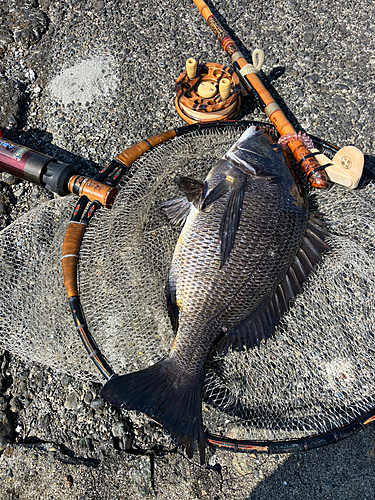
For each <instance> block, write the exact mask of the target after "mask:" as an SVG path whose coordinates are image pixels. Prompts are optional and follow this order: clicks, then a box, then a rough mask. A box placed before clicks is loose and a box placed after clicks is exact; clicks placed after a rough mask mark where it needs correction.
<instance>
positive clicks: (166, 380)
mask: <svg viewBox="0 0 375 500" xmlns="http://www.w3.org/2000/svg"><path fill="white" fill-rule="evenodd" d="M171 368H173V366H172V362H171V361H170V360H168V359H167V360H162V361H160V362H159V363H156V364H155V365H153V366H151V367H149V368H146V369H145V370H141V371H138V372H133V373H129V374H127V375H121V376H117V377H114V378H112V379H110V380H109V381H108V382H107V383H106V384H105V385H104V387H103V388H102V390H101V392H100V395H101V397H102V398H103V399H104V400H105V401H107V402H108V403H110V404H112V405H115V406H118V407H120V408H121V409H126V410H138V411H140V412H142V413H145V414H146V415H149V416H150V417H154V418H156V419H157V420H159V421H160V423H161V424H162V425H163V427H164V428H165V429H166V430H167V431H168V432H169V433H170V434H171V436H172V438H173V439H174V440H175V441H176V442H177V444H178V445H181V446H184V447H185V448H186V453H187V455H188V457H189V458H192V456H193V452H194V450H195V449H196V448H197V447H198V449H199V455H200V460H201V464H204V462H205V436H204V431H203V421H202V399H201V390H202V384H201V382H199V383H198V384H196V385H190V386H182V385H179V384H178V383H177V382H176V380H175V377H174V376H173V369H171Z"/></svg>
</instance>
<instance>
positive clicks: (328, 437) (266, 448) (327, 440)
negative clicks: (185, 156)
mask: <svg viewBox="0 0 375 500" xmlns="http://www.w3.org/2000/svg"><path fill="white" fill-rule="evenodd" d="M249 126H256V127H258V128H262V129H263V130H266V131H267V132H269V133H271V134H273V135H275V136H279V134H278V132H277V129H276V127H275V126H274V125H272V124H270V123H265V122H260V121H256V120H225V121H215V122H204V123H195V124H191V125H186V126H183V127H179V128H176V129H173V130H172V131H170V132H173V135H172V137H171V136H169V137H168V138H167V139H165V140H163V141H162V142H159V143H158V144H157V146H155V147H160V146H161V145H162V144H164V142H168V141H170V140H171V139H173V138H174V137H181V136H183V135H185V134H187V133H189V132H194V131H201V130H202V131H203V130H207V129H212V128H217V129H220V128H226V127H233V128H241V127H249ZM309 137H310V138H311V139H312V141H313V143H314V145H315V146H316V147H320V148H324V149H325V150H328V151H330V152H331V153H333V154H334V153H336V152H337V151H338V150H339V149H340V148H339V147H338V146H336V145H334V144H331V143H329V142H327V141H325V140H324V139H321V138H319V137H316V136H313V135H309ZM141 142H144V141H141ZM141 142H140V143H138V144H141ZM146 142H148V141H147V140H146ZM135 146H137V145H135ZM149 146H150V147H149V150H150V149H153V147H152V146H151V145H149ZM132 147H134V146H132ZM125 151H128V150H125ZM136 159H138V158H135V159H134V161H135V160H136ZM110 165H111V167H112V169H113V163H112V164H110ZM130 167H131V164H127V165H125V167H124V168H125V169H126V170H127V169H128V168H130ZM364 170H365V172H366V173H367V174H368V175H370V176H371V177H374V174H373V172H372V171H371V170H369V169H367V168H366V167H365V168H364ZM110 171H111V169H108V172H110ZM106 175H107V174H104V175H103V176H102V177H101V179H100V180H101V181H104V180H105V178H106ZM120 178H121V175H120V176H118V178H117V179H116V182H113V185H116V184H117V182H118V180H119V179H120ZM82 201H83V200H82V199H81V202H82ZM95 203H96V204H98V205H100V204H99V203H98V202H95ZM78 204H79V202H78ZM97 208H100V207H99V206H98V207H97ZM81 214H82V212H81ZM81 214H80V215H81ZM79 217H80V216H79ZM73 218H74V219H75V220H77V208H76V209H75V211H74V213H73V216H72V220H73ZM90 218H91V217H90ZM85 223H86V226H87V224H88V221H87V216H86V222H85ZM77 301H78V309H79V310H78V313H79V316H80V321H81V322H82V323H84V313H83V310H82V307H81V305H80V300H79V297H77ZM77 301H76V302H75V309H77ZM72 314H73V318H74V320H75V323H76V326H77V317H75V314H74V311H73V308H72ZM82 323H81V324H82ZM84 326H85V327H86V328H85V331H84V332H81V331H80V329H79V328H77V330H78V332H79V334H80V335H81V339H82V341H83V343H84V345H85V347H86V350H87V352H88V354H89V356H90V357H91V358H92V359H93V361H94V363H95V365H96V367H97V368H98V369H99V371H100V372H101V374H102V375H103V376H104V378H105V379H107V380H108V379H109V378H112V377H114V376H116V373H115V372H114V371H113V370H112V368H111V366H110V363H109V364H108V367H107V368H106V370H102V369H101V367H100V363H97V362H95V358H97V356H98V355H99V357H102V358H103V359H104V360H105V361H107V358H106V357H105V356H103V355H102V354H101V353H100V351H99V350H98V347H97V345H96V342H95V340H94V338H93V337H92V335H91V333H90V332H89V330H88V328H87V326H86V324H84ZM82 333H84V336H82ZM152 420H153V421H154V422H155V419H152ZM374 421H375V407H374V408H373V410H371V411H370V412H367V413H365V414H364V415H362V416H360V417H358V418H356V419H355V420H353V421H352V422H350V423H348V424H345V425H343V426H340V427H336V428H333V429H332V430H330V431H327V432H324V433H322V434H313V435H306V436H304V437H301V438H298V439H290V440H236V439H231V438H227V437H224V436H219V435H215V434H211V433H208V432H206V433H205V439H206V443H207V444H209V445H211V446H213V447H215V448H218V449H223V450H228V451H232V452H240V453H253V452H257V453H267V454H282V453H293V452H299V451H307V450H311V449H316V448H320V447H322V446H326V445H329V444H333V443H337V442H338V441H341V440H343V439H346V438H348V437H350V436H351V435H353V434H354V433H356V432H357V431H359V430H364V429H365V428H366V426H367V425H369V424H371V423H372V422H374Z"/></svg>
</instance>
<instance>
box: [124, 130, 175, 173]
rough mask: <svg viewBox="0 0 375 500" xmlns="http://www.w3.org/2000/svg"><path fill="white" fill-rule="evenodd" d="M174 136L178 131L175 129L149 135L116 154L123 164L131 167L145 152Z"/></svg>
mask: <svg viewBox="0 0 375 500" xmlns="http://www.w3.org/2000/svg"><path fill="white" fill-rule="evenodd" d="M174 137H176V131H175V130H173V129H172V130H168V131H167V132H164V133H163V134H158V135H154V136H152V137H149V138H148V139H145V140H144V141H141V142H139V143H138V144H135V145H134V146H131V147H130V148H128V149H125V150H124V151H123V152H122V153H120V154H119V155H117V156H116V160H118V161H120V162H121V163H122V164H123V165H125V166H126V167H128V168H130V167H131V165H132V164H133V163H134V162H135V161H136V160H138V158H140V157H141V156H142V155H143V154H144V153H146V152H147V151H149V150H150V149H152V148H154V147H155V146H157V145H158V144H161V143H162V142H165V141H168V140H169V139H173V138H174Z"/></svg>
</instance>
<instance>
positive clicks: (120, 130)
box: [0, 0, 375, 500]
mask: <svg viewBox="0 0 375 500" xmlns="http://www.w3.org/2000/svg"><path fill="white" fill-rule="evenodd" d="M215 6H216V8H217V11H215V13H216V14H218V15H219V18H220V19H221V21H222V22H223V24H225V23H227V25H228V26H229V27H230V28H232V29H233V30H234V32H235V34H236V35H237V36H238V38H239V40H241V41H242V43H243V47H242V48H243V51H244V52H245V53H247V54H248V55H249V53H251V50H252V49H254V48H256V47H258V48H262V49H263V50H264V51H265V54H266V61H265V65H264V66H263V75H262V78H263V79H264V80H265V81H266V80H268V82H269V83H271V84H272V85H273V87H274V88H275V90H276V91H277V92H278V93H279V94H280V96H282V97H283V98H284V101H285V102H282V101H279V102H280V103H281V104H282V106H283V109H284V111H286V112H287V111H288V108H289V111H290V113H291V114H292V115H293V117H294V118H293V124H294V125H295V126H296V128H298V130H302V129H304V130H306V131H308V132H310V133H311V134H315V135H318V136H321V137H324V138H325V139H327V140H329V141H332V142H333V143H336V144H338V145H340V146H344V145H347V144H353V145H356V146H357V147H359V148H360V149H362V151H363V152H364V153H366V154H374V151H375V144H374V129H375V126H374V119H375V116H374V114H375V112H374V105H373V103H374V97H375V82H374V69H375V41H374V27H375V26H374V18H375V4H374V2H372V1H371V0H357V1H354V0H348V1H346V2H345V3H343V2H341V1H339V0H322V1H307V0H301V1H296V0H286V1H285V2H283V3H281V4H280V3H279V2H276V1H275V0H269V1H267V2H255V3H251V4H249V3H248V2H244V1H242V0H238V1H235V2H228V1H221V2H220V3H219V2H217V3H216V5H215ZM0 15H1V19H2V21H1V27H0V95H1V102H0V126H1V129H2V131H3V133H4V135H5V136H6V137H8V138H10V139H13V140H15V141H16V142H19V143H21V144H24V145H27V146H30V147H32V148H34V149H37V150H39V151H42V152H45V153H46V154H51V155H56V157H57V158H58V159H59V160H61V161H68V162H73V163H75V164H78V167H79V169H80V171H81V172H82V173H86V174H93V173H94V172H95V171H96V170H97V169H98V168H99V166H104V165H105V164H107V163H108V162H109V161H110V160H111V159H112V158H113V157H114V156H115V155H116V154H117V153H118V152H119V151H122V150H123V149H124V148H125V147H127V146H130V145H131V144H133V143H135V142H138V141H139V140H141V139H143V138H145V137H148V136H151V135H154V134H155V133H158V132H162V131H165V130H167V129H170V128H171V127H175V126H181V125H183V122H182V121H181V119H180V118H179V117H178V115H177V113H176V112H175V109H174V82H175V80H176V78H177V77H178V75H179V74H180V72H181V70H182V69H183V66H184V63H185V60H186V59H187V58H188V57H190V56H193V57H195V58H196V59H197V60H198V61H202V62H203V61H208V62H219V63H222V64H224V63H227V59H226V56H225V55H224V53H223V52H222V50H221V48H220V46H219V44H218V42H217V41H216V39H215V38H214V36H213V35H212V33H211V31H210V30H209V28H208V27H207V26H206V24H205V22H204V20H203V19H202V18H201V16H200V14H199V12H198V11H197V9H196V7H195V6H194V5H193V3H192V2H191V1H190V0H180V1H177V0H163V1H162V0H155V1H153V2H151V1H150V0H141V1H139V2H131V1H130V0H127V1H126V0H113V1H111V0H108V1H106V0H104V1H103V0H95V1H91V0H88V1H87V2H83V1H77V0H67V1H64V2H59V1H50V0H40V1H39V2H38V1H36V0H28V1H26V2H25V1H20V0H8V2H6V3H3V4H2V6H1V7H0ZM220 16H221V17H220ZM246 50H247V51H248V52H246ZM280 68H281V69H282V70H281V71H279V70H280ZM286 106H288V108H287V107H286ZM253 116H254V113H253V110H252V109H251V106H250V105H247V106H245V107H244V111H243V112H242V117H246V118H251V117H253ZM290 116H291V115H290ZM256 117H257V119H259V118H265V117H262V116H261V115H259V114H257V115H256ZM51 196H52V195H50V194H49V193H46V192H45V191H43V190H42V189H40V188H38V187H35V186H31V185H30V184H28V183H26V182H23V181H19V180H15V179H13V178H12V177H11V176H9V175H5V174H3V176H2V177H1V183H0V225H1V228H3V227H5V226H7V225H8V224H10V223H11V222H12V221H13V220H15V219H16V218H17V217H18V216H19V215H20V214H22V213H24V212H26V211H27V210H29V209H31V208H32V207H33V206H35V205H36V204H38V203H42V202H43V201H45V200H46V199H48V198H50V197H51ZM0 366H1V376H0V383H1V389H2V393H1V396H0V416H1V423H0V445H1V448H2V449H4V448H5V447H6V445H7V444H8V446H7V447H6V448H5V451H4V452H3V454H2V456H1V457H0V498H1V499H9V500H10V499H30V498H38V499H57V498H58V499H77V500H78V499H80V500H94V499H99V498H102V499H111V500H112V499H128V498H129V499H132V498H166V499H177V498H179V499H185V498H186V499H188V498H189V499H200V498H207V499H216V500H219V499H220V500H221V499H224V498H225V499H229V500H232V499H233V500H235V499H236V500H237V499H240V500H242V499H249V500H250V499H251V500H255V499H280V500H281V499H291V498H299V499H301V500H305V499H316V498H322V499H323V498H324V499H330V500H333V499H335V500H338V499H340V500H347V499H358V500H365V499H367V500H369V499H374V498H375V482H374V467H375V428H374V427H370V428H368V429H367V430H366V431H365V432H362V433H359V434H358V435H355V436H353V437H351V438H349V439H347V440H345V441H343V442H340V443H338V444H336V445H333V446H330V447H328V448H323V449H318V450H316V451H309V452H307V453H298V454H295V455H282V456H281V455H280V456H262V455H258V456H256V455H241V454H238V455H234V454H230V453H224V452H220V451H219V452H216V453H215V452H214V451H209V452H208V456H209V462H208V465H207V466H205V467H200V466H199V465H198V463H197V460H196V458H194V460H193V461H189V460H188V459H187V458H186V457H185V456H184V455H183V454H181V453H180V452H178V451H177V450H176V449H175V448H174V447H173V444H172V443H171V442H170V440H168V437H167V436H165V435H164V434H163V433H162V432H161V431H159V430H158V429H155V428H154V427H153V425H152V424H150V423H149V422H148V421H147V419H143V418H142V417H132V421H130V420H129V419H124V418H123V417H122V416H121V414H120V413H118V412H117V411H116V410H114V409H110V408H108V407H107V406H104V404H103V402H102V401H101V400H100V398H98V392H99V389H100V387H99V386H98V385H96V384H85V383H82V382H81V381H79V380H75V379H74V378H72V377H68V376H65V375H64V374H63V373H57V372H53V371H51V370H50V369H48V368H45V367H43V366H35V365H28V364H27V362H25V361H24V360H20V359H18V358H15V357H13V356H12V355H11V354H9V353H8V352H4V353H3V354H2V356H1V360H0ZM158 433H159V434H160V436H159V438H158V437H157V435H158ZM159 441H160V443H161V444H159ZM155 443H156V445H155Z"/></svg>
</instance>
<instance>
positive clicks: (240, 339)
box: [217, 219, 328, 352]
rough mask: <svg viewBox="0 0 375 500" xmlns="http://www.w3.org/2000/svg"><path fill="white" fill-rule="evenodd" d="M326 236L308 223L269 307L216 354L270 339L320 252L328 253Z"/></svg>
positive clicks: (246, 322) (238, 328)
mask: <svg viewBox="0 0 375 500" xmlns="http://www.w3.org/2000/svg"><path fill="white" fill-rule="evenodd" d="M327 236H328V235H327V232H326V231H325V230H324V227H322V226H321V225H320V223H319V222H318V221H314V220H312V219H309V221H308V225H307V230H306V234H305V236H304V238H303V241H302V244H301V246H300V248H299V250H298V252H297V255H296V256H295V258H294V260H293V262H292V265H291V266H290V268H289V270H288V272H287V273H286V275H285V277H284V278H283V280H282V281H281V282H280V283H279V285H278V286H277V288H276V290H275V293H274V294H273V296H272V297H271V298H270V300H269V301H268V303H263V304H261V305H260V306H259V308H258V312H256V313H254V312H252V313H251V314H250V315H249V316H248V317H246V318H245V319H243V320H242V321H241V323H239V324H238V325H236V326H235V327H234V328H232V329H231V330H229V331H228V332H227V333H226V334H225V336H224V337H223V338H222V339H221V340H220V341H219V343H218V344H217V349H218V350H220V351H225V352H227V351H228V349H229V347H233V348H238V349H242V348H243V347H247V348H252V347H255V346H258V345H259V344H260V342H261V341H262V340H266V339H267V338H269V337H270V336H271V335H272V332H273V330H274V328H275V326H276V324H277V323H278V321H279V319H280V318H281V316H282V315H283V314H284V312H286V311H287V309H288V307H289V303H290V301H291V300H292V299H294V298H295V297H296V295H298V294H299V293H301V291H302V284H303V283H304V282H305V281H306V279H307V277H308V275H309V274H310V272H311V271H312V270H313V268H314V266H315V264H316V263H317V262H318V261H319V260H320V259H321V254H322V252H323V251H325V250H327V249H328V245H327V243H326V242H325V239H326V237H327Z"/></svg>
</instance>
